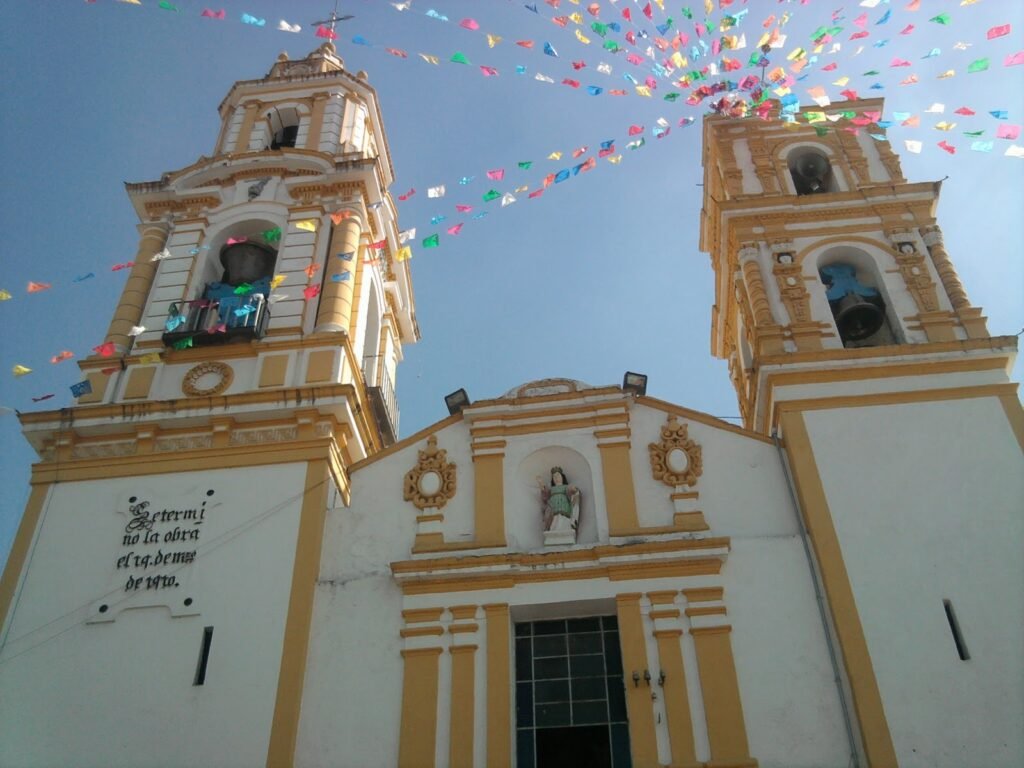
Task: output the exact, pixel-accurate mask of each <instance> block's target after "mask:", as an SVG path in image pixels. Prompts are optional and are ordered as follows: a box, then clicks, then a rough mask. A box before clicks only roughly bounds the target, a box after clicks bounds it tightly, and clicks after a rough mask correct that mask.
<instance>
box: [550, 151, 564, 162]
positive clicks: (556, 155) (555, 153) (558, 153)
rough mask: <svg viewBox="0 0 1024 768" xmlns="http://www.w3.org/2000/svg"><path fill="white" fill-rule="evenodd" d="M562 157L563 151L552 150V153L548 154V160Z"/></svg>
mask: <svg viewBox="0 0 1024 768" xmlns="http://www.w3.org/2000/svg"><path fill="white" fill-rule="evenodd" d="M561 159H562V153H561V152H552V153H551V154H550V155H548V160H561Z"/></svg>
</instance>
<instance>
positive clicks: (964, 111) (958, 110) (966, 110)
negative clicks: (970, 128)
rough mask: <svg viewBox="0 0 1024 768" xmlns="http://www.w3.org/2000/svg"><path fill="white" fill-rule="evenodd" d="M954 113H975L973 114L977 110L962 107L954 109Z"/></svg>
mask: <svg viewBox="0 0 1024 768" xmlns="http://www.w3.org/2000/svg"><path fill="white" fill-rule="evenodd" d="M953 114H954V115H973V114H975V112H974V110H973V109H971V108H970V107H960V109H957V110H954V112H953Z"/></svg>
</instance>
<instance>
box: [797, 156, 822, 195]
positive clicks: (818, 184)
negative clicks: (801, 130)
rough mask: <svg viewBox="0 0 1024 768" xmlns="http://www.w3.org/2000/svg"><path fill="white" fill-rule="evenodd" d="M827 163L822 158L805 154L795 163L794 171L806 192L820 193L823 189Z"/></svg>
mask: <svg viewBox="0 0 1024 768" xmlns="http://www.w3.org/2000/svg"><path fill="white" fill-rule="evenodd" d="M829 168H830V166H829V163H828V160H826V159H825V158H823V157H820V156H819V155H815V154H806V155H804V156H803V157H801V158H800V159H799V160H797V161H796V166H795V167H794V169H793V170H794V171H795V172H796V175H797V176H798V177H799V179H800V181H801V182H802V185H803V186H804V187H805V188H806V189H807V190H808V192H810V193H813V192H821V191H823V190H824V189H825V177H827V176H828V172H829Z"/></svg>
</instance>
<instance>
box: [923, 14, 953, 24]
mask: <svg viewBox="0 0 1024 768" xmlns="http://www.w3.org/2000/svg"><path fill="white" fill-rule="evenodd" d="M928 21H934V22H935V23H936V24H949V14H948V13H940V14H939V15H938V16H932V17H931V18H930V19H928Z"/></svg>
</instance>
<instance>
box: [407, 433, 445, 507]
mask: <svg viewBox="0 0 1024 768" xmlns="http://www.w3.org/2000/svg"><path fill="white" fill-rule="evenodd" d="M454 496H455V463H454V462H451V461H448V451H446V450H444V449H443V448H438V447H437V437H435V436H434V435H431V436H430V437H428V438H427V447H426V449H424V450H422V451H420V452H419V458H418V459H417V461H416V466H415V467H413V468H412V469H410V470H409V471H408V472H406V473H405V482H404V483H403V490H402V497H403V498H404V499H405V500H406V501H411V502H412V503H413V506H415V507H416V508H417V509H427V508H429V507H434V508H437V509H440V508H441V507H443V506H444V505H445V504H447V503H448V502H449V501H450V500H451V499H452V497H454Z"/></svg>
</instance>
